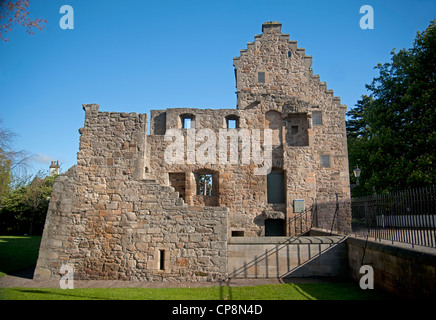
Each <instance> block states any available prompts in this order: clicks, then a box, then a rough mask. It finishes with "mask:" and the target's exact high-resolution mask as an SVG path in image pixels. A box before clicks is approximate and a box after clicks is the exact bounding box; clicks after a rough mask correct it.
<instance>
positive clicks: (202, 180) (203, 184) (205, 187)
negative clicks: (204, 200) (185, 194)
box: [197, 174, 213, 196]
mask: <svg viewBox="0 0 436 320" xmlns="http://www.w3.org/2000/svg"><path fill="white" fill-rule="evenodd" d="M212 183H213V179H212V175H211V174H200V175H198V188H197V190H198V194H199V195H203V196H211V195H212V187H213V186H212Z"/></svg>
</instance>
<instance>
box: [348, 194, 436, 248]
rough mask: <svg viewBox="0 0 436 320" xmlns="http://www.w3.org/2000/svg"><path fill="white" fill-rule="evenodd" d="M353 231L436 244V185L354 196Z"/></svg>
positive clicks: (433, 245)
mask: <svg viewBox="0 0 436 320" xmlns="http://www.w3.org/2000/svg"><path fill="white" fill-rule="evenodd" d="M351 209H352V220H351V226H352V232H353V233H355V234H358V235H362V236H365V237H370V238H374V239H375V240H382V239H384V240H389V241H392V243H393V242H394V241H397V242H402V243H409V244H411V245H412V246H414V245H420V246H426V247H433V248H436V188H435V187H434V186H431V187H423V188H417V189H409V190H404V191H396V192H392V193H389V194H382V195H373V196H367V197H360V198H353V199H352V201H351Z"/></svg>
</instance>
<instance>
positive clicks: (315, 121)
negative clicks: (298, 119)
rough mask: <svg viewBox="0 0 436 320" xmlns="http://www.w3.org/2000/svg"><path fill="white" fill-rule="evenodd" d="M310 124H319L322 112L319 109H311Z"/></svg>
mask: <svg viewBox="0 0 436 320" xmlns="http://www.w3.org/2000/svg"><path fill="white" fill-rule="evenodd" d="M312 124H313V125H321V124H322V112H321V111H313V112H312Z"/></svg>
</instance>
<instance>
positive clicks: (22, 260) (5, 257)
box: [0, 236, 41, 278]
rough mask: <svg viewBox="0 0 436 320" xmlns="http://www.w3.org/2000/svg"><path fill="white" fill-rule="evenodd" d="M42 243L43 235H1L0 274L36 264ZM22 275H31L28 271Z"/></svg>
mask: <svg viewBox="0 0 436 320" xmlns="http://www.w3.org/2000/svg"><path fill="white" fill-rule="evenodd" d="M40 243H41V236H32V237H19V236H0V276H2V275H4V274H11V273H13V272H16V271H20V270H24V269H27V268H29V267H32V266H34V265H36V260H37V259H38V252H39V246H40ZM19 276H20V275H19ZM21 276H22V277H26V278H27V277H29V275H28V273H22V274H21ZM32 277H33V274H32Z"/></svg>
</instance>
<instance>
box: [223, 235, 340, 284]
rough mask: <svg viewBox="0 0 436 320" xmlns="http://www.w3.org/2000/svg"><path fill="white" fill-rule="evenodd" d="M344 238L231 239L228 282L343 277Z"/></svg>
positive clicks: (229, 244) (229, 243)
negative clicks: (231, 280) (245, 279)
mask: <svg viewBox="0 0 436 320" xmlns="http://www.w3.org/2000/svg"><path fill="white" fill-rule="evenodd" d="M345 239H346V237H344V236H323V237H295V238H293V237H292V238H287V237H244V238H237V237H233V238H230V239H229V242H228V272H229V277H230V278H282V277H309V276H347V275H348V265H347V255H346V254H347V252H346V244H345Z"/></svg>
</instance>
